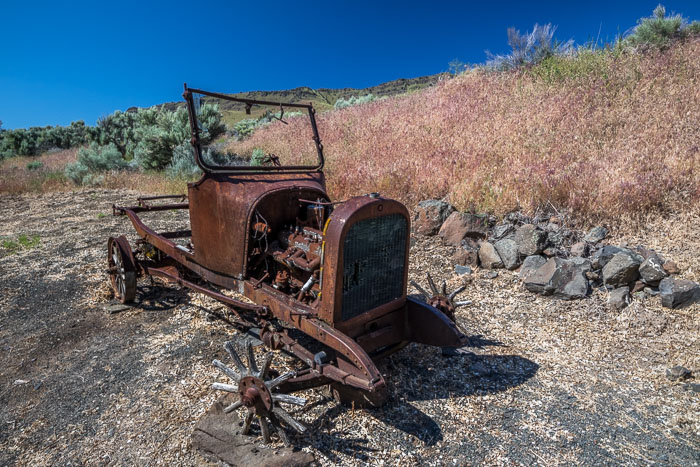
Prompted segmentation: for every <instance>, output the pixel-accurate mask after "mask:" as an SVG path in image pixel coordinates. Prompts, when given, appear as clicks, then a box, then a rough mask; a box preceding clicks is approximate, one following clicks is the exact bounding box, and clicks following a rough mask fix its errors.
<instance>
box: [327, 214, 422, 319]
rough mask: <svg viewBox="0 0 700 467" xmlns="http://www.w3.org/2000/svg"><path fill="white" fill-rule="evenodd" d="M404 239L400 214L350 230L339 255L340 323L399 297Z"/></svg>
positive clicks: (402, 287)
mask: <svg viewBox="0 0 700 467" xmlns="http://www.w3.org/2000/svg"><path fill="white" fill-rule="evenodd" d="M407 235H408V226H407V222H406V218H405V217H404V216H402V215H401V214H391V215H388V216H383V217H375V218H372V219H365V220H362V221H359V222H357V223H356V224H354V225H353V226H352V227H350V230H349V231H348V233H347V236H346V237H345V245H344V254H343V304H342V313H341V314H342V319H343V321H345V320H348V319H350V318H353V317H355V316H358V315H360V314H362V313H364V312H366V311H369V310H371V309H373V308H376V307H378V306H380V305H383V304H385V303H388V302H390V301H392V300H395V299H397V298H400V297H401V295H402V294H403V292H404V283H403V279H404V266H405V260H406V236H407Z"/></svg>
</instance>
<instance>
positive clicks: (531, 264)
mask: <svg viewBox="0 0 700 467" xmlns="http://www.w3.org/2000/svg"><path fill="white" fill-rule="evenodd" d="M546 262H547V258H545V257H544V256H540V255H532V256H528V257H527V258H525V260H524V261H523V267H522V268H520V278H521V279H526V278H527V276H529V275H530V274H532V273H533V272H535V271H536V270H537V269H539V267H540V266H542V265H543V264H544V263H546Z"/></svg>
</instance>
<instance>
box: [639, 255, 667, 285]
mask: <svg viewBox="0 0 700 467" xmlns="http://www.w3.org/2000/svg"><path fill="white" fill-rule="evenodd" d="M639 275H640V276H642V280H643V281H644V282H645V283H647V284H649V285H657V284H658V283H659V281H661V279H663V278H664V277H666V276H668V273H667V272H666V271H665V270H664V266H663V263H662V262H661V260H660V259H659V258H658V257H657V256H653V255H652V256H649V257H648V258H647V259H645V260H644V262H643V263H642V264H641V265H640V266H639Z"/></svg>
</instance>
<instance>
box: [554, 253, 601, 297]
mask: <svg viewBox="0 0 700 467" xmlns="http://www.w3.org/2000/svg"><path fill="white" fill-rule="evenodd" d="M579 259H580V258H579ZM587 270H590V263H588V262H586V263H584V262H576V261H573V260H562V261H561V264H560V266H559V268H558V270H557V272H556V273H555V274H554V277H553V278H552V286H553V287H554V296H555V297H556V298H561V299H564V300H575V299H578V298H584V297H586V296H588V294H589V293H590V292H591V287H590V284H589V283H588V279H587V278H586V275H585V273H586V271H587Z"/></svg>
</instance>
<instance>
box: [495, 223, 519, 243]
mask: <svg viewBox="0 0 700 467" xmlns="http://www.w3.org/2000/svg"><path fill="white" fill-rule="evenodd" d="M513 232H515V227H513V225H512V224H499V225H497V226H496V227H494V228H493V230H492V231H491V238H492V239H493V240H500V239H502V238H506V237H507V236H508V235H510V234H512V233H513Z"/></svg>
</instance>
